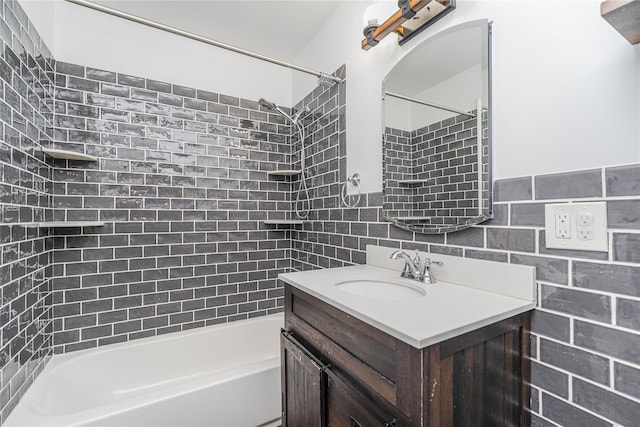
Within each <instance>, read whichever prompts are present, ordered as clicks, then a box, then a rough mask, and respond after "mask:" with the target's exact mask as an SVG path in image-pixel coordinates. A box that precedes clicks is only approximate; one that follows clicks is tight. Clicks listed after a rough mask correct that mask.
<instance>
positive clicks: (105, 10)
mask: <svg viewBox="0 0 640 427" xmlns="http://www.w3.org/2000/svg"><path fill="white" fill-rule="evenodd" d="M66 1H67V2H69V3H74V4H77V5H79V6H84V7H88V8H89V9H93V10H96V11H98V12H102V13H106V14H108V15H112V16H116V17H118V18H122V19H126V20H127V21H132V22H136V23H138V24H142V25H146V26H147V27H151V28H156V29H158V30H162V31H166V32H168V33H172V34H175V35H177V36H182V37H186V38H188V39H191V40H196V41H199V42H202V43H206V44H209V45H212V46H215V47H219V48H221V49H226V50H229V51H231V52H235V53H239V54H241V55H245V56H249V57H251V58H254V59H259V60H261V61H266V62H270V63H272V64H275V65H279V66H281V67H286V68H290V69H292V70H296V71H301V72H303V73H307V74H312V75H314V76H316V77H318V78H319V79H320V80H321V81H323V80H331V81H333V82H335V83H342V82H343V81H344V79H341V78H339V77H335V76H332V75H330V74H325V73H321V72H319V71H315V70H310V69H308V68H304V67H300V66H297V65H294V64H290V63H288V62H284V61H280V60H278V59H273V58H270V57H268V56H264V55H260V54H259V53H255V52H251V51H250V50H245V49H241V48H239V47H235V46H231V45H228V44H226V43H222V42H219V41H216V40H212V39H209V38H206V37H203V36H199V35H197V34H194V33H190V32H188V31H183V30H180V29H178V28H174V27H170V26H168V25H164V24H160V23H159V22H154V21H151V20H149V19H145V18H140V17H139V16H135V15H131V14H128V13H125V12H120V11H119V10H115V9H111V8H109V7H106V6H102V5H99V4H95V3H92V2H90V1H87V0H66Z"/></svg>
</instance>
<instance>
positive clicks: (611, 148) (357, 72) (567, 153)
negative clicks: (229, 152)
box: [293, 0, 640, 191]
mask: <svg viewBox="0 0 640 427" xmlns="http://www.w3.org/2000/svg"><path fill="white" fill-rule="evenodd" d="M599 5H600V2H599V1H595V0H590V1H570V0H555V1H540V0H538V1H529V0H518V1H469V0H466V1H465V0H458V1H457V8H456V10H454V11H453V12H452V13H450V14H449V15H448V16H446V17H445V18H444V19H442V20H441V21H439V22H437V23H436V24H434V25H433V26H432V27H430V28H428V29H427V30H426V31H424V32H423V33H422V34H420V35H419V36H418V37H416V39H414V40H412V41H411V42H409V43H407V44H405V45H404V46H398V45H397V43H396V37H395V36H394V35H391V36H388V37H387V38H386V39H385V40H383V41H382V42H381V43H380V44H379V45H378V46H376V47H374V48H373V49H371V50H370V51H368V52H367V51H363V50H361V49H360V40H361V39H362V27H363V23H362V15H363V12H364V10H365V7H366V6H367V3H365V2H347V3H346V4H345V5H344V6H343V7H342V9H341V10H339V11H338V12H337V13H336V14H335V15H334V16H333V19H332V20H331V21H330V22H328V23H327V25H326V26H325V29H324V31H323V32H322V33H320V34H318V35H317V36H316V38H315V39H314V40H313V41H312V42H311V43H310V44H309V46H308V48H307V49H306V50H305V51H304V52H303V53H302V54H301V55H300V56H299V57H298V58H297V59H296V62H297V63H300V64H302V65H305V66H308V67H313V68H319V69H335V68H337V67H338V66H339V65H341V64H343V63H346V64H347V79H348V81H347V156H348V161H347V165H348V166H347V168H348V171H347V172H348V174H351V173H353V172H359V173H360V174H361V175H362V178H363V179H362V187H363V190H364V191H379V190H380V189H381V186H382V182H381V176H382V175H381V172H380V171H381V167H382V166H381V164H382V160H381V152H380V151H379V150H378V147H380V141H381V137H380V128H381V126H380V120H381V99H380V82H381V81H382V79H383V77H384V76H385V74H386V73H387V72H388V71H389V70H390V69H391V67H392V66H393V65H394V64H395V63H396V62H397V61H398V60H399V59H400V58H401V57H402V56H403V55H404V54H406V52H407V51H408V50H410V49H412V48H413V47H414V46H416V45H417V44H418V43H419V42H420V41H421V40H424V39H425V38H427V37H429V36H430V35H433V34H434V33H435V32H437V31H440V30H442V29H444V28H447V27H449V26H452V25H455V24H459V23H462V22H466V21H470V20H475V19H482V18H488V19H490V20H492V21H493V101H494V176H495V178H508V177H515V176H522V175H529V174H539V173H553V172H561V171H568V170H576V169H584V168H591V167H600V166H610V165H618V164H628V163H635V162H640V126H639V124H638V122H639V118H640V96H639V95H640V77H639V76H640V59H639V57H640V46H632V45H630V44H629V43H628V42H627V41H626V40H625V39H624V38H622V36H620V35H619V34H618V33H617V32H616V31H615V30H614V29H613V28H612V27H611V26H610V25H609V24H608V23H607V22H606V21H605V20H604V19H602V18H601V17H600V11H599ZM381 18H382V19H381V20H383V19H385V18H386V16H383V17H381ZM307 90H308V87H306V86H305V85H304V84H302V83H300V82H299V81H298V80H297V77H296V76H295V75H294V90H293V97H294V99H300V98H301V97H302V96H303V95H304V94H305V93H306V92H305V91H307Z"/></svg>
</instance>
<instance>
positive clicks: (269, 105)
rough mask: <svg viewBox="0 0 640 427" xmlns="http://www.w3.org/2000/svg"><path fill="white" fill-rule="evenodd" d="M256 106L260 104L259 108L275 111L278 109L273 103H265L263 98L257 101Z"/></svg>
mask: <svg viewBox="0 0 640 427" xmlns="http://www.w3.org/2000/svg"><path fill="white" fill-rule="evenodd" d="M258 104H260V106H261V107H264V108H268V109H269V110H277V109H278V107H277V106H276V104H275V102H270V101H267V100H266V99H264V98H260V99H259V100H258Z"/></svg>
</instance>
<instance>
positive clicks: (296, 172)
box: [267, 169, 302, 176]
mask: <svg viewBox="0 0 640 427" xmlns="http://www.w3.org/2000/svg"><path fill="white" fill-rule="evenodd" d="M301 172H302V171H301V170H300V169H283V170H279V171H269V172H267V175H273V176H294V175H300V173H301Z"/></svg>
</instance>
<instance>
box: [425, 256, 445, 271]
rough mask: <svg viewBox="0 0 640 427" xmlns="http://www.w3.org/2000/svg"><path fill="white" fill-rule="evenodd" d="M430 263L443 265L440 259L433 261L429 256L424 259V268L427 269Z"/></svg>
mask: <svg viewBox="0 0 640 427" xmlns="http://www.w3.org/2000/svg"><path fill="white" fill-rule="evenodd" d="M432 265H437V266H438V267H442V266H443V265H444V262H442V261H434V260H432V259H431V258H425V259H424V269H425V270H426V269H428V268H429V267H431V266H432Z"/></svg>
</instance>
